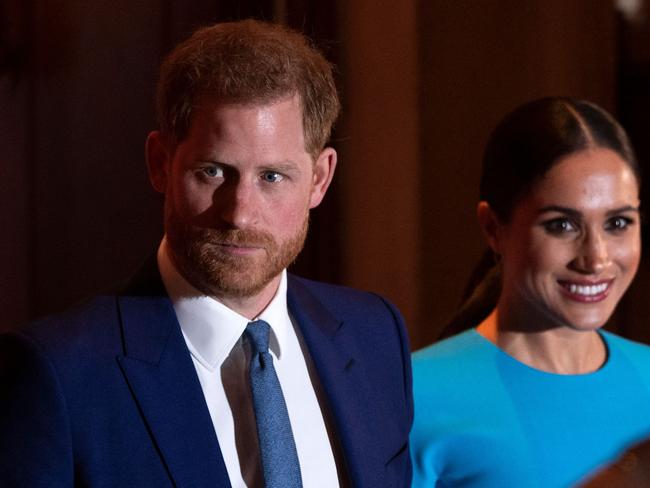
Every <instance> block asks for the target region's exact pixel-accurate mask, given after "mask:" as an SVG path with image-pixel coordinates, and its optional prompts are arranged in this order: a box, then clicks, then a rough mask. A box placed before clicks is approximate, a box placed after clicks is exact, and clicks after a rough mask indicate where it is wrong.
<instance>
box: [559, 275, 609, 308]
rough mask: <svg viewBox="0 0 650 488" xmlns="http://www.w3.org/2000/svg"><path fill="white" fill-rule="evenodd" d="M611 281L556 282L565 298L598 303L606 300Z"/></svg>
mask: <svg viewBox="0 0 650 488" xmlns="http://www.w3.org/2000/svg"><path fill="white" fill-rule="evenodd" d="M613 282H614V280H613V279H609V280H600V281H589V282H587V281H569V280H558V283H559V284H560V286H561V287H562V291H563V293H564V295H565V296H567V297H568V298H570V299H572V300H575V301H577V302H583V303H593V302H600V301H601V300H604V299H605V298H607V295H608V294H609V290H610V289H611V285H612V283H613Z"/></svg>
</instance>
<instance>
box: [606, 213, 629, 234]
mask: <svg viewBox="0 0 650 488" xmlns="http://www.w3.org/2000/svg"><path fill="white" fill-rule="evenodd" d="M633 223H634V221H633V220H632V219H630V218H629V217H622V216H618V217H612V218H611V219H609V220H608V221H607V222H606V223H605V230H609V231H614V232H620V231H623V230H626V229H627V228H628V227H629V226H630V225H632V224H633Z"/></svg>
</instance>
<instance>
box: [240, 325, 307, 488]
mask: <svg viewBox="0 0 650 488" xmlns="http://www.w3.org/2000/svg"><path fill="white" fill-rule="evenodd" d="M270 329H271V327H270V326H269V324H267V323H266V322H264V321H263V320H256V321H255V322H250V323H249V324H248V325H247V326H246V331H245V332H244V334H245V335H247V336H248V339H249V340H250V344H251V349H252V357H251V364H250V382H251V391H252V393H253V409H254V410H255V421H256V422H257V437H258V439H259V446H260V456H261V459H262V471H263V473H264V486H265V487H266V488H301V487H302V478H301V476H300V463H299V462H298V452H297V451H296V444H295V442H294V440H293V433H292V432H291V423H290V422H289V413H288V412H287V405H286V403H285V401H284V396H283V395H282V389H281V388H280V382H279V381H278V375H277V374H276V373H275V368H274V367H273V358H272V357H271V354H270V353H269V332H270Z"/></svg>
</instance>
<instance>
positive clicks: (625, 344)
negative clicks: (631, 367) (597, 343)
mask: <svg viewBox="0 0 650 488" xmlns="http://www.w3.org/2000/svg"><path fill="white" fill-rule="evenodd" d="M600 333H601V335H602V336H603V338H604V339H605V343H606V344H607V348H608V349H610V354H612V357H614V356H613V350H616V352H618V353H619V354H622V355H623V356H625V357H626V358H627V359H628V360H630V361H632V362H634V363H639V364H642V365H644V366H645V367H647V368H648V369H649V370H650V345H648V344H644V343H642V342H637V341H633V340H631V339H626V338H625V337H622V336H620V335H617V334H614V333H612V332H607V331H601V332H600Z"/></svg>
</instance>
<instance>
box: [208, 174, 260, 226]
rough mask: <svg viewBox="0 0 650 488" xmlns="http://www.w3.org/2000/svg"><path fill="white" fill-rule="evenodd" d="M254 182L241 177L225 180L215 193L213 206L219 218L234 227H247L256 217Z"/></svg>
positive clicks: (256, 206)
mask: <svg viewBox="0 0 650 488" xmlns="http://www.w3.org/2000/svg"><path fill="white" fill-rule="evenodd" d="M257 197H258V196H257V192H256V188H255V184H254V183H252V182H249V181H246V180H245V179H243V178H240V179H233V180H231V181H228V182H225V183H224V184H223V185H221V186H220V187H219V189H218V190H217V192H216V194H215V202H214V203H215V206H216V207H217V210H218V212H219V215H220V217H221V219H222V220H223V221H224V222H225V223H227V224H228V225H230V226H231V227H233V228H235V229H241V228H246V227H249V226H250V225H251V224H254V223H255V221H256V219H257V208H258V205H257V203H258V202H257Z"/></svg>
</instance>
